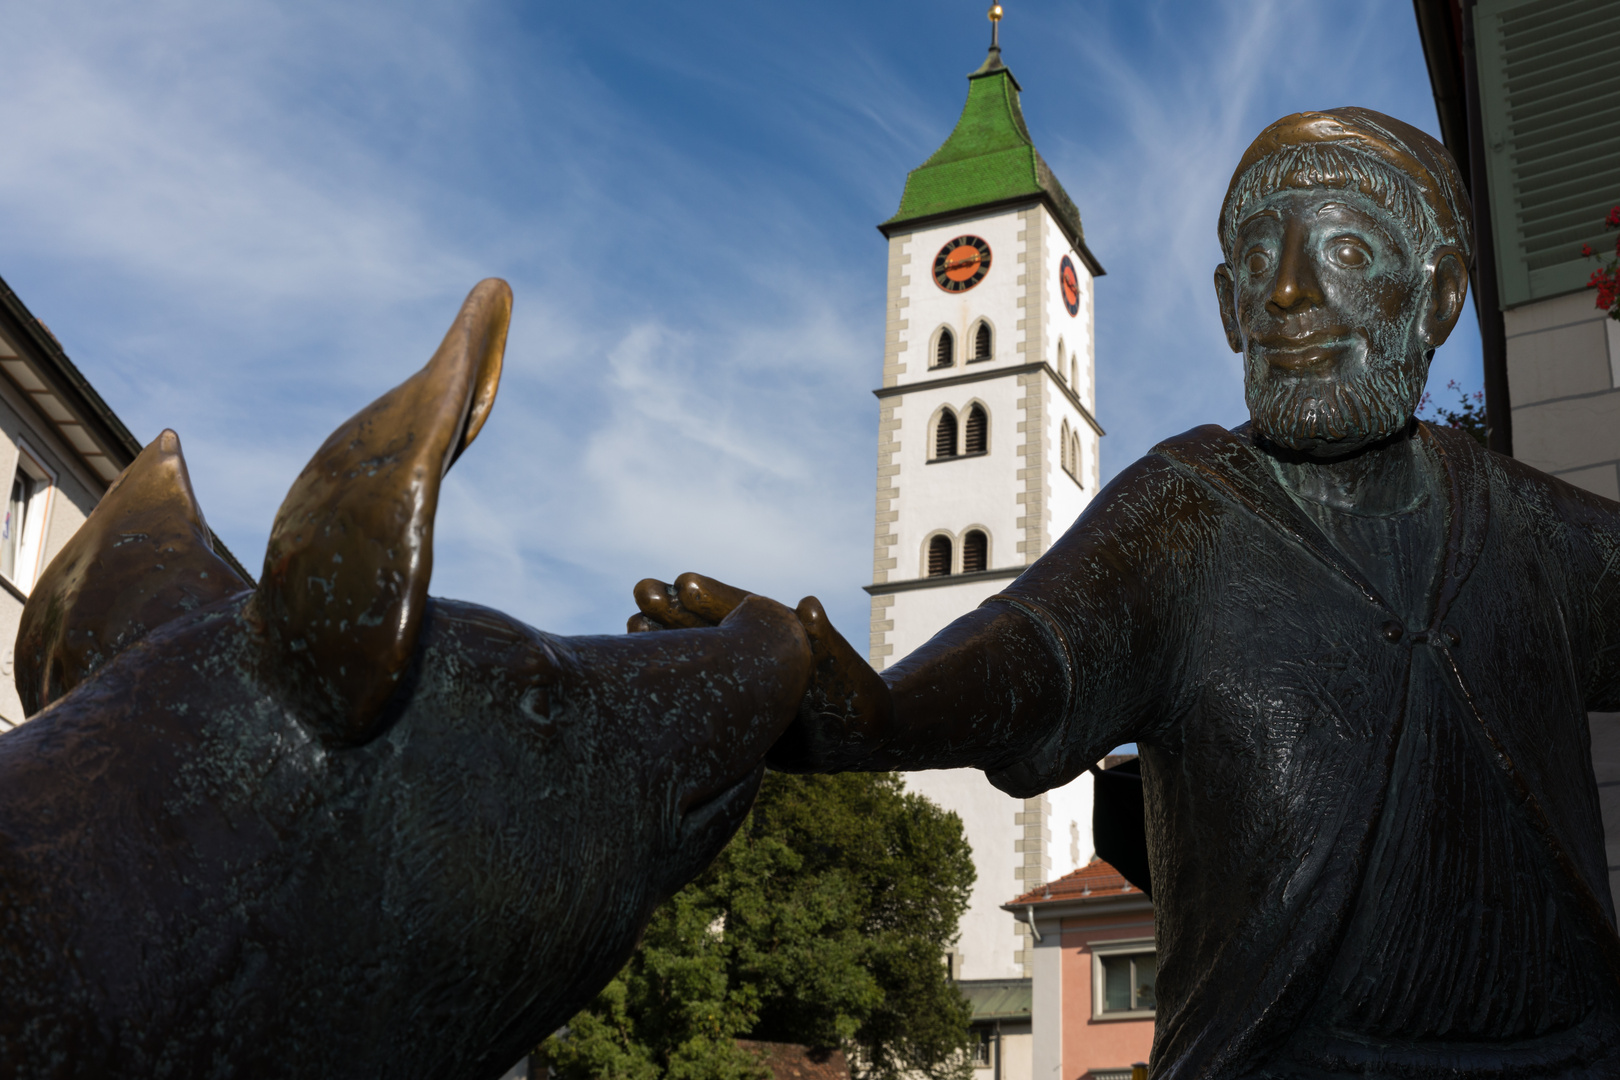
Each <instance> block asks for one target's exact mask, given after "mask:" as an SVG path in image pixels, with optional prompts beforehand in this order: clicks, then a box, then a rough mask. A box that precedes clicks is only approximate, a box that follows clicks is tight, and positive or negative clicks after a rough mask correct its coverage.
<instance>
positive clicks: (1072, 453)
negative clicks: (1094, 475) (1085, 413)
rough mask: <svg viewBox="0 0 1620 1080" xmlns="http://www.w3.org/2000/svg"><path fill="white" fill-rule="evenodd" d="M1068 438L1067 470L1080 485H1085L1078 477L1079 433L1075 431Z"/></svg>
mask: <svg viewBox="0 0 1620 1080" xmlns="http://www.w3.org/2000/svg"><path fill="white" fill-rule="evenodd" d="M1069 439H1070V442H1069V472H1070V473H1071V474H1072V475H1073V476H1074V479H1075V481H1076V482H1077V483H1079V484H1080V486H1081V487H1085V486H1086V485H1085V483H1084V481H1082V480H1081V479H1080V433H1079V432H1078V431H1077V432H1075V433H1074V434H1073V435H1070V436H1069Z"/></svg>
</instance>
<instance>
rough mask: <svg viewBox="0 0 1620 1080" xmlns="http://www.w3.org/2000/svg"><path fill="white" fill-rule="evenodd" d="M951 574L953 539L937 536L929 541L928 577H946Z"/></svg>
mask: <svg viewBox="0 0 1620 1080" xmlns="http://www.w3.org/2000/svg"><path fill="white" fill-rule="evenodd" d="M950 572H951V538H950V537H948V536H936V537H934V538H933V539H932V540H930V541H928V576H929V577H945V576H946V575H947V574H949V573H950Z"/></svg>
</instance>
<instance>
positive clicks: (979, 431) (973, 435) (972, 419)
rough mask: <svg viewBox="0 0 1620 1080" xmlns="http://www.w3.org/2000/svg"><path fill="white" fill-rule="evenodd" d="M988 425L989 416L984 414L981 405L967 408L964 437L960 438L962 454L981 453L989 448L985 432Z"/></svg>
mask: <svg viewBox="0 0 1620 1080" xmlns="http://www.w3.org/2000/svg"><path fill="white" fill-rule="evenodd" d="M989 427H990V418H989V417H988V416H987V415H985V411H984V409H983V408H982V407H981V406H978V405H975V406H973V408H971V409H969V410H968V418H967V431H966V433H965V434H966V438H964V439H963V440H962V452H963V453H964V454H982V453H985V452H986V451H987V450H989V445H988V439H987V433H988V430H989Z"/></svg>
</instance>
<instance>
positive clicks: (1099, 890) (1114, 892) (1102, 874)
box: [1009, 859, 1142, 906]
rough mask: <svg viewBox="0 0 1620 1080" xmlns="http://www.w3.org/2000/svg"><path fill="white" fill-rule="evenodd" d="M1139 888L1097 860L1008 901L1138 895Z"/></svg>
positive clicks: (1054, 900) (1139, 894)
mask: <svg viewBox="0 0 1620 1080" xmlns="http://www.w3.org/2000/svg"><path fill="white" fill-rule="evenodd" d="M1141 895H1142V890H1141V889H1138V888H1137V887H1136V886H1135V885H1132V884H1131V883H1130V882H1128V881H1126V880H1125V875H1123V874H1121V873H1120V872H1119V871H1118V870H1115V869H1114V868H1113V867H1112V866H1110V865H1108V864H1107V863H1105V862H1103V861H1102V860H1101V859H1092V860H1091V861H1090V862H1089V863H1087V864H1086V865H1084V866H1082V867H1081V868H1080V869H1078V870H1076V871H1074V872H1073V873H1071V874H1064V875H1063V876H1062V877H1060V878H1058V879H1057V880H1056V881H1054V882H1051V883H1050V884H1047V885H1037V886H1036V887H1035V888H1033V889H1031V890H1030V891H1029V892H1027V893H1025V894H1024V895H1022V896H1020V897H1018V898H1017V899H1016V900H1013V901H1010V904H1009V906H1010V905H1011V904H1018V905H1020V906H1021V905H1024V904H1047V903H1056V902H1057V901H1059V900H1079V899H1081V898H1082V897H1084V898H1086V899H1092V898H1097V899H1101V898H1103V897H1111V896H1141Z"/></svg>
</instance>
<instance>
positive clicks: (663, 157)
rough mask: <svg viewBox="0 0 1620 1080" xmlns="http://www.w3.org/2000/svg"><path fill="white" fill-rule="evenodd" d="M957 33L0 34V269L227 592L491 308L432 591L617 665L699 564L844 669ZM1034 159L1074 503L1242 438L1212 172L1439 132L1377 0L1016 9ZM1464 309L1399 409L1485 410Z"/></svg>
mask: <svg viewBox="0 0 1620 1080" xmlns="http://www.w3.org/2000/svg"><path fill="white" fill-rule="evenodd" d="M987 6H988V4H987V3H981V2H980V0H890V2H888V3H884V4H864V3H847V2H824V3H819V4H796V5H790V4H781V3H759V2H754V3H738V2H729V0H716V2H710V3H707V4H702V5H672V4H655V3H646V2H629V0H606V2H602V0H599V2H596V3H590V4H569V5H560V4H533V3H530V4H520V3H494V2H459V3H445V4H406V3H397V2H396V3H387V4H385V3H346V2H340V0H331V2H328V3H325V4H321V5H279V4H269V3H255V2H252V0H244V2H240V3H231V4H217V3H202V2H192V0H172V2H165V0H155V2H153V3H148V4H142V5H108V4H84V3H76V2H74V0H59V2H55V3H52V4H49V5H42V4H22V3H5V4H4V6H3V11H4V25H5V26H6V27H7V30H8V33H9V35H10V38H11V40H12V41H14V42H26V43H27V47H26V48H17V49H13V50H10V51H9V52H8V70H7V78H6V93H5V94H4V95H0V130H3V131H4V133H5V146H6V151H5V153H4V155H0V276H4V277H5V278H6V280H7V281H9V282H10V284H11V285H12V287H13V288H15V289H16V290H17V292H18V293H19V294H20V295H21V296H22V298H23V300H24V302H25V303H27V304H28V305H29V306H30V308H31V309H32V310H33V311H34V313H35V314H36V315H38V316H39V317H40V318H42V319H44V320H45V321H46V322H47V323H48V324H49V325H50V326H51V328H52V330H53V331H54V332H55V333H56V335H57V337H58V338H59V339H60V340H61V341H62V342H63V344H64V346H65V347H66V348H67V350H68V353H69V355H71V356H72V357H73V358H74V360H75V362H76V363H78V365H79V366H80V368H81V369H82V370H83V371H84V372H85V374H86V375H87V376H88V377H89V378H90V379H91V381H92V382H93V383H94V384H95V385H96V387H97V388H98V389H99V390H100V391H101V393H102V395H103V396H104V397H105V398H106V399H107V401H108V402H109V403H110V404H111V405H112V407H113V408H114V409H115V410H116V411H117V412H118V413H119V415H120V416H122V417H123V419H124V421H125V422H126V423H127V424H128V425H129V427H130V429H131V430H132V431H134V432H135V434H136V436H137V437H138V438H140V439H142V440H143V441H144V440H148V439H150V438H152V437H153V436H155V435H156V434H157V432H158V431H159V430H161V429H162V428H163V427H166V426H167V427H173V428H175V429H176V430H177V431H179V432H180V435H181V438H182V440H183V444H184V446H185V450H186V456H187V460H188V462H189V464H190V466H191V470H192V476H193V479H194V481H195V484H196V487H197V489H198V494H199V497H200V498H201V501H202V505H203V508H204V510H205V512H206V513H207V514H208V515H209V519H210V522H211V523H212V524H213V526H214V527H215V529H216V530H217V531H218V532H219V533H220V535H221V536H223V537H224V538H225V540H226V542H227V543H228V544H229V545H230V546H231V547H232V549H233V550H234V551H235V552H236V553H237V554H238V555H239V556H240V557H241V558H242V560H243V561H244V562H245V563H246V564H248V565H249V566H250V567H251V568H255V569H256V568H257V566H258V564H259V562H260V560H261V558H262V553H263V545H264V538H265V536H266V533H267V531H268V528H269V524H270V521H271V518H272V516H273V514H274V512H275V509H276V507H277V505H279V503H280V501H281V498H282V496H283V495H284V494H285V492H286V489H287V486H288V485H289V484H290V483H291V481H292V479H293V477H294V476H295V475H296V474H297V472H298V470H299V469H300V467H301V466H302V464H303V463H304V461H305V460H307V459H308V457H309V455H310V454H311V453H313V451H314V449H315V448H316V446H318V445H319V444H320V442H321V440H322V439H323V438H324V437H325V435H326V434H327V433H328V432H329V431H330V430H331V429H332V428H333V427H335V426H336V425H337V424H338V423H340V422H341V421H342V420H343V419H344V418H345V417H347V416H349V415H350V414H352V413H353V412H355V411H356V410H357V409H359V408H360V407H361V406H362V405H364V404H365V403H366V402H367V401H369V400H371V399H372V398H373V397H375V396H377V395H378V394H380V393H381V392H382V391H384V390H386V389H387V388H388V387H390V386H392V385H393V384H394V383H396V382H398V381H400V380H401V379H402V378H404V377H405V376H406V375H407V374H408V373H410V372H411V371H413V370H415V369H416V368H417V367H418V366H420V365H421V364H422V363H423V362H424V361H425V360H426V358H427V357H428V355H429V354H430V353H431V352H432V349H433V348H434V347H435V346H436V344H437V342H438V340H439V337H440V336H441V335H442V333H443V331H444V328H445V327H446V326H447V325H448V322H449V320H450V319H451V318H452V316H453V315H454V313H455V311H456V308H457V306H458V305H459V303H460V301H461V298H462V297H463V296H464V295H465V293H466V291H467V290H468V289H469V288H470V287H471V286H472V285H473V284H474V283H475V282H476V281H477V280H479V279H480V278H482V277H485V276H491V275H495V276H500V277H504V278H506V279H507V280H509V281H510V282H511V283H512V287H513V289H514V291H515V294H516V306H515V310H514V315H513V326H512V334H511V339H510V343H509V347H508V351H507V358H506V374H505V379H504V382H503V385H502V388H501V393H500V397H499V399H498V401H497V403H496V406H495V411H494V414H493V415H492V417H491V420H490V423H489V425H488V426H487V427H486V428H485V429H484V433H483V435H481V436H480V438H479V441H478V444H477V445H476V446H475V447H474V448H473V449H472V450H471V451H470V452H469V453H468V454H467V455H466V456H464V457H463V458H462V459H461V461H460V462H459V463H458V464H457V466H456V469H455V470H454V472H452V474H451V478H450V482H449V484H448V486H447V490H446V494H445V497H444V500H443V502H442V504H441V507H440V513H439V519H438V533H437V558H436V566H435V571H434V583H433V592H434V593H435V594H436V595H441V596H454V597H459V598H462V599H468V600H474V601H478V602H481V603H486V604H490V605H492V606H496V607H500V608H502V609H504V610H507V611H509V612H511V613H512V614H514V615H517V616H518V617H520V618H523V619H526V620H527V621H530V622H532V623H534V624H535V625H537V626H540V627H542V628H545V629H548V630H553V631H557V632H563V633H591V632H616V631H618V630H620V629H622V627H623V623H624V618H625V616H626V615H627V614H629V611H630V601H629V590H630V587H631V585H632V584H633V583H634V582H635V581H636V580H637V579H638V578H640V577H643V576H646V575H659V576H665V577H669V576H673V575H674V574H676V573H679V572H680V571H682V570H687V569H696V570H702V571H705V572H709V573H713V574H715V575H717V576H721V577H726V578H730V579H731V580H733V581H735V582H736V583H738V584H741V585H745V586H748V587H750V588H754V589H757V590H759V591H762V592H766V593H769V594H771V595H775V596H777V597H778V598H780V599H783V600H786V601H788V602H789V603H792V602H794V601H796V600H797V599H798V597H800V596H801V595H804V594H806V593H816V594H817V595H819V596H820V597H821V598H822V599H823V601H824V602H826V604H827V606H828V608H829V610H830V611H831V613H832V614H833V617H834V620H835V622H837V623H838V624H839V625H840V626H841V627H843V628H844V629H845V631H846V632H847V633H848V634H849V635H850V637H851V638H853V639H855V640H856V641H857V642H858V643H864V636H865V625H866V620H867V607H866V597H865V594H864V593H862V592H861V590H860V586H861V584H862V583H864V582H866V581H869V580H870V573H871V562H870V560H871V536H872V522H871V515H872V499H873V483H874V470H875V449H876V431H875V427H876V419H877V405H876V402H875V399H874V398H873V397H872V396H871V393H870V391H871V389H872V387H874V386H876V385H877V383H878V381H879V372H880V368H881V357H882V334H883V287H884V282H883V274H884V267H885V250H884V242H883V240H882V238H881V237H880V236H879V234H878V233H877V231H876V230H875V229H874V228H873V226H874V225H875V224H876V223H877V222H879V221H881V220H883V219H884V218H886V217H888V216H889V215H891V214H892V213H893V212H894V208H895V206H896V205H897V204H898V201H899V196H900V190H901V186H902V184H903V182H904V179H905V175H906V172H907V171H908V170H909V169H911V168H913V167H915V166H916V165H918V164H919V163H921V162H922V160H923V159H924V158H926V157H927V156H928V154H929V153H931V152H932V151H933V149H934V148H935V147H936V146H937V145H938V144H939V143H940V142H941V141H942V140H943V139H944V138H945V136H946V134H948V133H949V131H950V129H951V126H952V125H953V124H954V122H955V120H956V117H957V114H958V113H959V111H960V109H961V106H962V102H963V100H964V99H965V95H966V91H967V83H966V81H965V79H964V78H963V76H965V75H966V73H967V72H968V71H970V70H972V69H973V68H974V67H976V66H977V65H978V64H979V62H980V61H981V60H982V59H983V55H984V48H985V45H986V44H987V38H988V23H987V22H986V21H985V18H984V9H985V8H986V7H987ZM1007 7H1008V11H1007V18H1006V21H1005V22H1004V23H1003V30H1002V43H1003V46H1004V49H1005V52H1004V56H1005V59H1006V61H1007V62H1008V64H1009V65H1010V66H1011V67H1012V68H1013V70H1014V71H1015V72H1016V73H1017V75H1018V78H1019V80H1020V82H1021V83H1022V84H1023V86H1024V88H1025V90H1024V98H1023V104H1024V110H1025V115H1026V117H1027V119H1028V121H1029V126H1030V129H1031V132H1032V134H1033V135H1034V138H1035V141H1036V145H1037V146H1039V147H1040V149H1041V152H1042V154H1043V155H1044V156H1045V157H1046V159H1047V161H1048V162H1049V163H1050V164H1051V166H1052V167H1053V169H1054V171H1055V172H1056V173H1057V174H1058V176H1059V177H1060V179H1061V180H1062V181H1063V183H1064V185H1065V186H1066V188H1067V189H1068V191H1069V193H1070V194H1071V195H1072V196H1073V197H1074V200H1075V202H1076V203H1077V204H1078V205H1079V207H1080V211H1081V214H1082V217H1083V219H1084V223H1085V229H1086V236H1087V240H1088V243H1089V245H1090V247H1091V248H1092V250H1093V251H1094V252H1095V253H1096V254H1097V256H1098V258H1099V259H1100V260H1101V261H1102V263H1103V265H1104V266H1105V267H1106V268H1107V270H1108V275H1107V276H1106V277H1105V278H1103V279H1102V280H1101V281H1100V282H1099V283H1098V288H1097V302H1096V307H1097V324H1098V326H1097V330H1098V349H1097V372H1098V386H1099V389H1098V413H1099V419H1100V421H1101V422H1102V424H1103V425H1104V426H1105V427H1106V428H1107V429H1108V431H1109V436H1108V437H1107V438H1106V439H1104V440H1103V471H1104V475H1105V477H1106V476H1109V475H1112V474H1113V473H1114V472H1116V471H1118V470H1119V469H1120V468H1121V467H1122V466H1123V465H1125V464H1127V463H1128V462H1129V461H1131V460H1132V459H1134V458H1136V457H1137V456H1139V455H1140V454H1142V453H1143V452H1145V451H1146V450H1147V449H1148V448H1149V447H1150V446H1152V444H1153V443H1154V442H1156V441H1157V440H1158V439H1160V438H1163V437H1164V436H1166V435H1170V434H1174V433H1175V432H1178V431H1182V430H1184V429H1186V428H1188V427H1191V426H1193V425H1195V424H1198V423H1203V422H1208V421H1212V420H1213V421H1218V422H1222V423H1227V424H1233V423H1236V422H1238V421H1240V420H1241V419H1242V418H1243V406H1242V392H1241V375H1240V372H1239V368H1238V364H1237V360H1236V357H1234V356H1233V354H1231V353H1230V352H1229V351H1228V350H1227V348H1226V345H1225V343H1224V340H1223V339H1222V337H1221V334H1220V327H1219V322H1218V319H1217V316H1216V312H1215V307H1214V302H1213V299H1212V296H1213V294H1212V290H1211V286H1210V284H1209V281H1210V272H1211V270H1212V268H1213V266H1214V264H1215V263H1216V262H1217V261H1218V260H1219V251H1218V248H1217V246H1216V242H1215V231H1214V226H1215V217H1216V211H1217V208H1218V205H1219V201H1220V197H1221V194H1222V193H1223V192H1224V190H1225V186H1226V183H1227V180H1228V179H1229V177H1230V173H1231V169H1232V167H1233V165H1234V164H1235V163H1236V161H1237V158H1238V156H1239V155H1240V154H1241V152H1242V150H1243V148H1244V147H1245V146H1246V145H1247V143H1248V141H1249V140H1250V139H1251V138H1252V137H1253V136H1254V135H1255V134H1256V133H1257V132H1258V131H1259V130H1260V128H1262V127H1263V126H1264V125H1265V124H1267V123H1269V122H1270V121H1271V120H1273V119H1275V118H1277V117H1278V116H1281V115H1283V114H1285V113H1289V112H1294V111H1298V110H1300V109H1307V108H1325V107H1332V106H1336V105H1348V104H1356V105H1364V106H1368V107H1371V108H1374V109H1379V110H1381V111H1384V112H1388V113H1391V114H1393V115H1395V116H1399V117H1401V118H1403V119H1405V120H1408V121H1409V122H1412V123H1414V124H1416V125H1417V126H1419V127H1422V128H1424V129H1426V130H1428V131H1431V132H1435V133H1438V128H1437V124H1436V121H1435V113H1434V105H1433V99H1432V97H1431V96H1430V92H1429V87H1428V82H1427V77H1426V74H1425V70H1424V66H1423V59H1422V52H1421V49H1420V46H1419V42H1418V38H1417V31H1416V27H1415V23H1414V20H1413V14H1412V7H1411V4H1410V3H1409V2H1408V0H1362V2H1358V3H1355V4H1348V3H1335V4H1327V3H1322V2H1320V0H1293V2H1283V0H1232V2H1218V0H1217V2H1212V0H1197V2H1193V0H1176V2H1162V3H1146V2H1140V0H1108V2H1089V3H1077V2H1073V0H1046V2H1040V0H1027V2H1026V0H1013V2H1012V3H1010V4H1008V5H1007ZM1478 357H1479V345H1478V335H1477V332H1476V330H1475V327H1474V323H1473V316H1472V311H1470V312H1469V313H1468V314H1466V315H1465V316H1464V319H1463V321H1462V323H1461V324H1460V326H1459V332H1458V333H1457V334H1456V335H1455V336H1454V338H1453V340H1452V342H1450V343H1448V344H1447V345H1446V346H1445V347H1444V348H1443V349H1442V350H1441V353H1440V355H1439V356H1438V357H1437V359H1436V364H1435V368H1434V373H1433V375H1432V376H1431V388H1433V387H1441V388H1443V387H1444V386H1445V384H1446V382H1447V380H1449V379H1457V380H1458V381H1460V382H1462V383H1464V384H1466V385H1467V386H1469V387H1477V386H1478V385H1479V384H1480V375H1479V359H1478Z"/></svg>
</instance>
